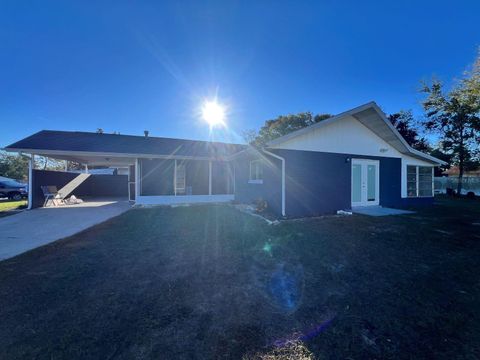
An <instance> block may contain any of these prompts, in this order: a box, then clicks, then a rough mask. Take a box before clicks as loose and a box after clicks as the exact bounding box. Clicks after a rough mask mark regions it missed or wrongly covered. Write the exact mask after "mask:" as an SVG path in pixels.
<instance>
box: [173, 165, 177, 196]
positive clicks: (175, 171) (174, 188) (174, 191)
mask: <svg viewBox="0 0 480 360" xmlns="http://www.w3.org/2000/svg"><path fill="white" fill-rule="evenodd" d="M173 194H174V195H175V196H177V159H175V161H174V165H173Z"/></svg>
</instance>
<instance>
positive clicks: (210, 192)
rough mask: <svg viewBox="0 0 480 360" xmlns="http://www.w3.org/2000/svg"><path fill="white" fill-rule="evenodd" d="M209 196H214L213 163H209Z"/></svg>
mask: <svg viewBox="0 0 480 360" xmlns="http://www.w3.org/2000/svg"><path fill="white" fill-rule="evenodd" d="M208 195H212V161H211V160H210V161H209V162H208Z"/></svg>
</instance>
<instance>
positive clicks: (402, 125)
mask: <svg viewBox="0 0 480 360" xmlns="http://www.w3.org/2000/svg"><path fill="white" fill-rule="evenodd" d="M388 120H390V122H391V123H392V125H393V126H395V128H396V129H397V130H398V132H399V133H400V135H402V137H403V138H404V139H405V141H406V142H407V143H408V145H410V146H411V147H412V148H414V149H416V150H418V151H425V152H428V151H430V146H429V145H428V141H427V139H425V137H420V135H419V134H418V130H417V129H416V128H415V127H414V124H415V121H414V118H413V114H412V111H411V110H407V111H405V110H400V111H399V112H397V113H395V114H391V115H389V116H388Z"/></svg>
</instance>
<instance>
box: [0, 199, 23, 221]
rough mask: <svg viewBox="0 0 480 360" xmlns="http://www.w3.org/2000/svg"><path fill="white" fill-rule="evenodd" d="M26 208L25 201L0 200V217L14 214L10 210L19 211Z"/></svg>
mask: <svg viewBox="0 0 480 360" xmlns="http://www.w3.org/2000/svg"><path fill="white" fill-rule="evenodd" d="M26 207H27V200H20V201H13V200H0V217H4V216H8V215H12V214H14V212H13V211H12V210H21V209H25V208H26Z"/></svg>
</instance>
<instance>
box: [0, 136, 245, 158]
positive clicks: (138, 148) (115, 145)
mask: <svg viewBox="0 0 480 360" xmlns="http://www.w3.org/2000/svg"><path fill="white" fill-rule="evenodd" d="M245 147H246V146H245V145H239V144H227V143H220V142H210V141H198V140H184V139H172V138H160V137H150V136H149V137H145V136H132V135H115V134H98V133H89V132H79V131H52V130H42V131H40V132H38V133H36V134H33V135H31V136H29V137H26V138H25V139H23V140H20V141H17V142H16V143H13V144H11V145H9V146H7V147H6V149H7V150H20V149H21V150H36V151H39V150H44V151H52V150H55V151H84V152H95V153H112V154H114V153H118V154H136V155H167V156H168V155H176V156H185V157H209V158H210V157H225V156H230V155H232V154H235V153H237V152H239V151H241V150H243V149H244V148H245ZM39 153H41V152H39Z"/></svg>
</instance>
